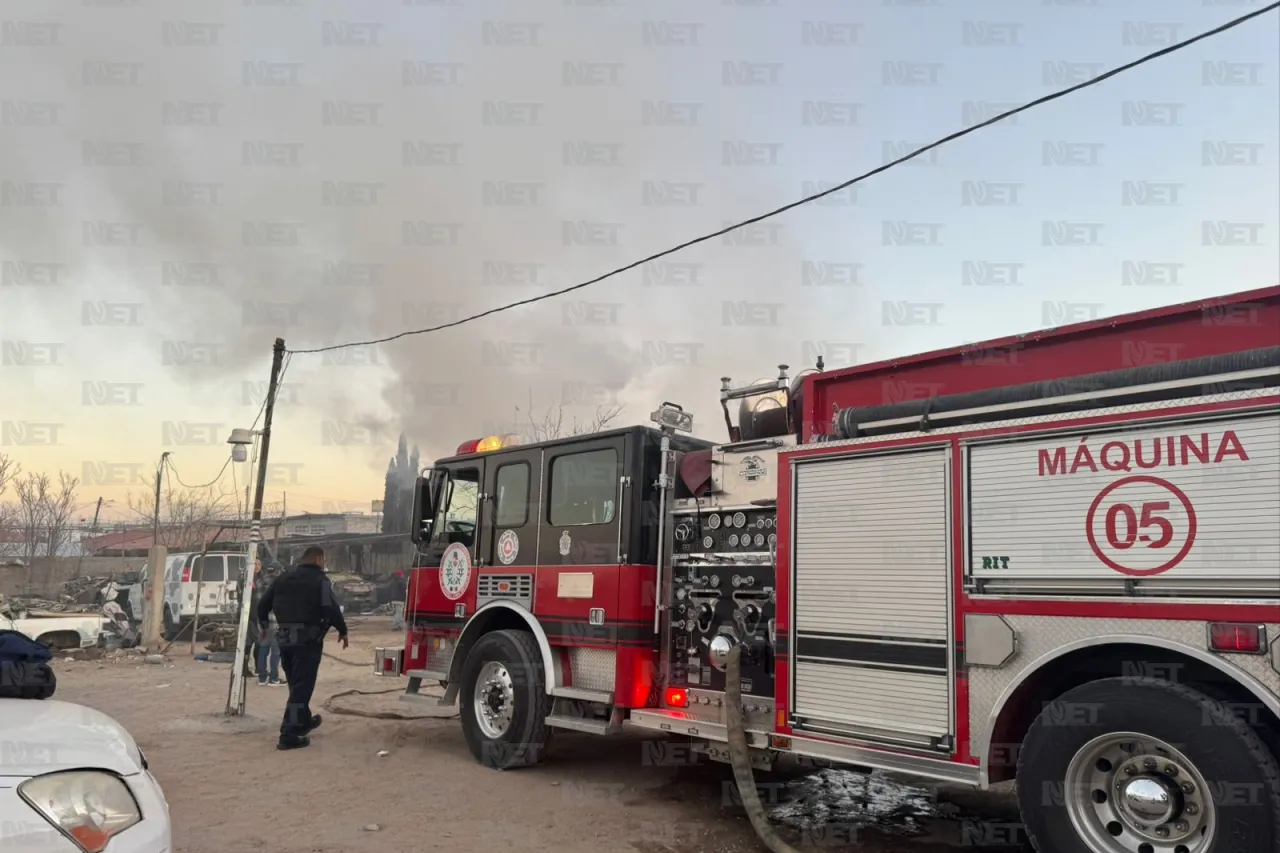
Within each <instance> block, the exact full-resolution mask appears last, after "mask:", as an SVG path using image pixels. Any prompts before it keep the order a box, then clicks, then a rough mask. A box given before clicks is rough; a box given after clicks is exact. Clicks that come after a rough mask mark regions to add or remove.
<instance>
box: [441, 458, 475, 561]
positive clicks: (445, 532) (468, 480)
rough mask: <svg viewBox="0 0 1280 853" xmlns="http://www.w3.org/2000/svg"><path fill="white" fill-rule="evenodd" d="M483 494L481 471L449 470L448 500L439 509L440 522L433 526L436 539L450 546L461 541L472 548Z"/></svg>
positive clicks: (446, 498)
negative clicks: (477, 510)
mask: <svg viewBox="0 0 1280 853" xmlns="http://www.w3.org/2000/svg"><path fill="white" fill-rule="evenodd" d="M479 495H480V472H479V471H478V470H477V469H475V468H460V469H457V470H453V471H450V472H449V485H448V489H447V491H446V493H445V499H444V500H442V501H441V502H440V506H439V508H438V509H437V510H436V522H435V524H434V525H432V527H433V530H434V533H433V534H432V542H433V543H435V544H439V545H449V544H452V543H454V542H461V543H462V544H464V545H466V546H467V547H468V548H470V547H471V546H472V545H474V544H475V533H476V509H477V505H478V503H479V501H478V498H479Z"/></svg>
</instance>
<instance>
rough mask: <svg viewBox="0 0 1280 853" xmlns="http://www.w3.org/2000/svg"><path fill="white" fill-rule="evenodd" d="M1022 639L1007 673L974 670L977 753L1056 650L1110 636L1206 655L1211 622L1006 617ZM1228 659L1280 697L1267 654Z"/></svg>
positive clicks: (1273, 632)
mask: <svg viewBox="0 0 1280 853" xmlns="http://www.w3.org/2000/svg"><path fill="white" fill-rule="evenodd" d="M1003 618H1004V620H1005V621H1006V622H1008V623H1009V626H1010V627H1011V628H1013V630H1014V631H1016V632H1017V634H1018V652H1017V654H1016V655H1015V656H1014V658H1013V660H1011V661H1010V662H1009V663H1007V664H1005V666H1004V667H1003V668H1001V669H980V668H977V667H973V668H970V670H969V732H970V736H969V737H970V745H971V748H972V753H973V755H975V756H979V757H980V756H983V755H986V753H987V748H988V746H989V742H988V741H989V739H990V738H989V736H988V734H987V729H988V728H989V726H990V723H991V714H992V712H993V711H994V710H995V705H996V701H997V700H998V699H999V698H1000V694H1001V693H1003V692H1004V690H1005V688H1007V687H1008V686H1009V685H1010V684H1012V683H1013V682H1014V681H1016V680H1018V678H1019V677H1020V676H1021V675H1022V674H1023V673H1025V672H1028V671H1029V670H1030V669H1031V665H1032V664H1033V663H1034V662H1035V661H1036V660H1038V659H1039V658H1041V657H1043V656H1044V655H1047V654H1050V653H1052V652H1053V651H1054V650H1056V649H1061V648H1063V647H1065V646H1069V645H1072V644H1075V643H1082V642H1085V641H1088V640H1091V639H1094V638H1098V637H1105V636H1125V637H1147V638H1150V639H1153V640H1158V641H1162V642H1160V643H1159V645H1160V646H1162V647H1170V646H1171V644H1180V645H1183V646H1186V647H1188V648H1192V649H1197V650H1204V648H1205V642H1206V635H1207V632H1208V628H1207V627H1206V625H1207V623H1205V622H1187V621H1174V620H1164V619H1077V618H1064V617H1060V616H1005V617H1003ZM1267 636H1268V637H1269V638H1271V637H1277V636H1280V623H1277V624H1271V625H1268V626H1267ZM1223 660H1224V661H1225V662H1226V663H1227V664H1228V666H1230V667H1233V668H1235V669H1238V670H1240V671H1242V672H1245V673H1248V674H1249V675H1251V676H1253V677H1254V678H1255V679H1257V680H1258V681H1259V682H1260V683H1262V684H1263V685H1265V686H1267V687H1269V688H1270V689H1271V691H1272V692H1273V693H1274V694H1276V696H1277V697H1278V698H1280V674H1277V673H1276V671H1275V670H1274V669H1272V668H1271V661H1270V659H1269V658H1268V656H1267V655H1233V656H1231V657H1229V658H1226V657H1224V658H1223Z"/></svg>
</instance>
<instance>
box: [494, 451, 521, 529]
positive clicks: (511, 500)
mask: <svg viewBox="0 0 1280 853" xmlns="http://www.w3.org/2000/svg"><path fill="white" fill-rule="evenodd" d="M495 479H496V480H497V487H498V488H497V491H498V497H497V508H496V510H495V512H494V525H495V526H497V527H524V525H525V524H526V523H527V522H528V521H529V463H528V462H512V463H510V464H508V465H503V466H502V467H501V468H499V469H498V475H497V477H496V478H495Z"/></svg>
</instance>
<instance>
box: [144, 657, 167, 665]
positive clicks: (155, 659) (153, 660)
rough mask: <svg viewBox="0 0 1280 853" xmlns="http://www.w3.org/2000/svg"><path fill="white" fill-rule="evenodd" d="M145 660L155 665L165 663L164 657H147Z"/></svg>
mask: <svg viewBox="0 0 1280 853" xmlns="http://www.w3.org/2000/svg"><path fill="white" fill-rule="evenodd" d="M143 660H145V661H146V662H147V663H149V664H153V665H162V664H164V663H165V659H164V655H147V656H146V657H145V658H143Z"/></svg>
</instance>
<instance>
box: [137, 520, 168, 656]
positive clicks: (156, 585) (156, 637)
mask: <svg viewBox="0 0 1280 853" xmlns="http://www.w3.org/2000/svg"><path fill="white" fill-rule="evenodd" d="M168 562H169V549H168V548H166V547H165V546H163V545H153V546H152V547H151V553H150V554H149V555H148V556H147V584H146V587H145V588H144V589H143V591H142V593H143V611H144V614H145V615H144V617H143V620H142V645H143V647H144V648H145V649H146V650H147V653H148V654H153V655H154V654H159V653H160V648H161V646H162V645H163V641H164V588H165V584H166V581H167V578H166V576H165V568H166V566H165V564H166V563H168Z"/></svg>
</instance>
